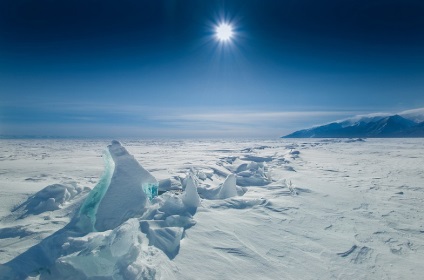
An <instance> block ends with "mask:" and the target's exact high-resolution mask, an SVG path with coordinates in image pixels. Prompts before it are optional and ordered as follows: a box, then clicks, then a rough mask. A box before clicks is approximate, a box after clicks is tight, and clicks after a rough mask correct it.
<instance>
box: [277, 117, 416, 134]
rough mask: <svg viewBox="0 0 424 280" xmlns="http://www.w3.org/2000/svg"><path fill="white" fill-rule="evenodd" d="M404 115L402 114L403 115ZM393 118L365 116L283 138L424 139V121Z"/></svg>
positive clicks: (411, 118)
mask: <svg viewBox="0 0 424 280" xmlns="http://www.w3.org/2000/svg"><path fill="white" fill-rule="evenodd" d="M407 112H410V111H407ZM401 114H402V113H401ZM403 115H404V116H405V117H403V116H400V115H398V114H396V115H392V116H372V117H370V116H364V117H356V118H352V119H347V120H344V121H339V122H333V123H330V124H326V125H322V126H317V127H313V128H309V129H303V130H299V131H296V132H293V133H291V134H289V135H286V136H283V137H282V138H351V137H363V138H365V137H366V138H404V137H424V121H422V122H417V121H416V120H420V118H417V115H412V114H410V113H408V114H403Z"/></svg>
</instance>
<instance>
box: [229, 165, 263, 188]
mask: <svg viewBox="0 0 424 280" xmlns="http://www.w3.org/2000/svg"><path fill="white" fill-rule="evenodd" d="M236 174H237V184H238V185H240V186H265V185H268V184H269V183H271V179H270V178H269V176H268V174H267V164H266V163H265V162H255V161H251V162H249V163H243V164H241V165H239V166H238V167H237V169H236Z"/></svg>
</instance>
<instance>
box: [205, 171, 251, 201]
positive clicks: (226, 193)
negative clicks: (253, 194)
mask: <svg viewBox="0 0 424 280" xmlns="http://www.w3.org/2000/svg"><path fill="white" fill-rule="evenodd" d="M236 183H237V177H236V175H235V174H232V173H230V174H229V175H227V177H226V179H225V181H224V182H223V183H222V184H219V185H218V186H209V185H201V186H198V191H199V195H200V197H202V198H204V199H210V200H216V199H227V198H231V197H235V196H242V195H244V193H245V192H246V190H245V189H244V188H242V187H239V186H237V185H236Z"/></svg>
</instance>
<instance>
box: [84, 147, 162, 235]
mask: <svg viewBox="0 0 424 280" xmlns="http://www.w3.org/2000/svg"><path fill="white" fill-rule="evenodd" d="M157 189H158V181H157V180H156V179H155V177H153V176H152V175H151V174H150V173H149V172H148V171H147V170H146V169H144V168H143V167H142V166H141V165H140V164H139V163H138V161H137V160H136V159H135V158H134V156H132V155H130V154H129V153H128V151H127V150H126V149H125V148H124V147H123V146H122V145H121V143H120V142H119V141H115V140H114V141H112V144H111V145H109V146H108V153H107V155H106V171H105V174H104V175H103V177H102V179H101V180H100V182H99V184H98V185H97V186H96V187H95V188H94V189H93V191H92V193H91V194H90V196H89V197H88V198H87V200H86V202H85V203H84V204H83V206H82V207H81V210H80V213H79V215H80V217H79V219H80V222H79V223H80V224H84V226H85V227H87V225H86V224H87V221H86V220H89V222H90V224H91V225H92V227H93V230H97V231H105V230H109V229H114V228H116V227H117V226H119V225H120V224H122V223H123V222H125V221H126V220H128V219H129V218H132V217H136V216H141V215H142V214H143V213H144V211H145V209H146V206H147V205H148V204H149V199H152V198H153V197H154V196H156V195H157Z"/></svg>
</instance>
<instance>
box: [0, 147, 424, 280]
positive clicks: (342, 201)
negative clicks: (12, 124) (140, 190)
mask: <svg viewBox="0 0 424 280" xmlns="http://www.w3.org/2000/svg"><path fill="white" fill-rule="evenodd" d="M0 143H1V145H0V252H1V254H0V263H1V264H6V265H8V264H10V263H12V264H13V265H15V266H16V263H17V262H16V261H14V260H15V258H19V256H20V255H21V254H23V253H25V252H26V251H27V250H28V249H29V248H30V247H32V246H34V245H37V244H38V243H40V241H42V240H44V239H46V238H47V237H48V236H50V235H52V234H54V233H55V232H57V231H58V230H60V229H62V228H63V227H64V226H65V225H67V224H68V223H69V222H70V221H71V219H72V217H73V216H74V215H75V213H76V212H77V211H78V209H79V207H80V205H81V203H82V202H83V201H84V199H85V198H86V197H87V195H88V193H89V191H90V189H92V188H93V187H94V186H95V185H96V184H97V183H98V181H99V179H100V177H101V176H102V173H103V169H104V162H103V159H102V154H103V153H104V150H105V149H106V147H107V145H109V144H110V141H98V140H0ZM121 143H122V145H123V146H124V147H125V148H126V149H127V150H128V152H129V153H130V154H132V155H134V157H135V159H136V160H137V161H138V162H139V163H140V164H141V165H142V166H143V167H144V168H145V169H146V170H148V171H149V172H150V173H151V174H152V175H153V176H154V177H155V178H156V179H157V180H158V181H159V182H160V186H161V187H162V189H165V190H167V192H166V193H165V194H166V195H168V196H170V197H171V198H172V199H174V198H175V197H177V198H178V197H180V196H181V195H182V194H181V193H182V192H183V189H184V188H185V184H186V178H187V174H188V173H189V172H191V173H192V174H193V176H194V179H195V181H196V182H197V183H196V184H198V191H199V194H200V197H201V201H200V206H199V207H198V208H197V211H196V212H195V214H193V216H192V220H193V221H194V222H193V224H190V226H189V227H185V228H184V230H183V231H182V232H183V233H182V235H180V239H181V240H180V239H178V240H177V241H180V243H179V245H178V244H177V243H178V242H177V243H176V244H174V245H175V248H176V249H175V250H174V251H172V254H170V253H169V251H168V252H167V251H166V250H167V248H168V249H169V248H170V246H171V245H169V244H168V243H167V245H166V246H165V245H163V244H162V245H157V244H159V243H157V242H156V243H154V241H152V239H151V238H149V236H147V237H146V233H144V232H141V231H140V232H139V234H140V237H138V241H137V242H135V241H134V242H135V243H131V244H132V245H131V246H139V247H140V253H139V254H138V255H137V256H136V257H135V258H134V259H133V260H132V261H131V262H133V263H137V265H138V266H137V269H139V270H136V269H132V270H131V269H129V268H128V267H131V265H128V264H127V266H125V267H123V266H122V265H121V263H122V262H121V261H122V260H121V259H119V260H118V259H115V258H112V257H111V258H108V261H110V262H112V263H113V262H114V261H116V262H115V263H113V264H114V265H115V267H116V269H115V270H114V271H113V272H111V273H113V275H115V277H123V279H131V278H134V279H140V277H141V276H140V275H144V276H143V277H145V278H146V277H147V276H146V275H149V276H148V277H147V278H154V279H419V278H421V277H422V275H424V261H423V260H424V210H423V207H422V206H423V203H424V139H364V140H362V139H355V140H350V139H307V140H306V139H277V140H231V141H230V140H148V141H147V140H146V141H135V140H122V141H121ZM231 173H232V174H235V177H236V178H237V188H238V189H237V190H238V193H237V194H236V195H234V196H232V197H228V198H225V199H222V197H221V198H220V197H219V195H216V193H218V191H219V190H218V188H219V187H221V188H222V184H223V182H224V181H225V179H226V177H227V176H228V175H229V174H231ZM52 184H60V185H61V186H68V188H69V189H68V190H69V193H71V194H70V195H67V196H66V199H64V200H63V201H61V202H60V203H59V202H58V201H57V200H56V204H54V205H53V206H54V207H56V206H57V207H56V208H54V207H53V208H54V209H53V208H46V207H44V206H43V207H44V208H42V207H41V206H39V205H38V202H39V201H38V200H37V205H35V202H33V201H34V199H33V198H34V197H33V195H34V194H36V193H37V192H39V191H40V190H42V189H43V188H45V187H46V186H49V185H52ZM74 189H75V190H76V191H75V193H72V191H73V190H74ZM242 190H243V191H242ZM123 192H125V190H124V189H123ZM214 192H215V193H214ZM46 195H49V194H46ZM35 198H37V199H43V196H42V195H39V196H36V197H35ZM31 199H32V200H31ZM40 201H41V200H40ZM25 202H26V203H27V204H25ZM31 203H32V204H31ZM43 203H44V202H43ZM153 204H154V203H153ZM31 205H33V207H32V208H31V207H29V206H31ZM46 205H47V204H46ZM37 207H38V208H37ZM14 209H15V210H16V211H13V212H12V210H14ZM174 216H175V215H174ZM139 219H140V222H141V223H142V221H141V220H142V219H141V218H139ZM136 224H137V223H136ZM131 226H132V225H131ZM179 226H181V225H179ZM128 227H130V226H128ZM135 227H136V229H137V226H135ZM128 232H130V231H128ZM176 232H177V233H178V231H176ZM90 234H92V235H96V234H97V235H98V236H102V238H109V237H107V233H90ZM101 234H103V235H101ZM149 234H151V233H149ZM147 235H148V234H147ZM104 236H106V237H104ZM124 236H127V235H124ZM78 238H83V237H78ZM84 238H85V237H84ZM98 238H100V237H98ZM84 240H85V239H84ZM84 242H86V240H85V241H84ZM87 242H89V241H87ZM102 242H103V241H102ZM65 243H66V242H65ZM68 243H69V242H68ZM70 244H71V246H72V242H71V243H70ZM155 244H156V245H155ZM67 246H69V245H67ZM84 246H85V245H84ZM90 246H91V245H90ZM163 246H165V247H163ZM87 248H88V247H84V249H85V250H86V249H87ZM90 248H91V247H90ZM164 248H165V249H164ZM172 248H174V247H172ZM75 250H77V249H75ZM79 250H80V251H75V252H82V251H81V249H79ZM60 254H62V255H63V254H65V253H63V252H62V253H60ZM66 254H67V253H66ZM90 254H92V255H93V256H97V255H96V254H95V253H93V252H92V251H90ZM123 254H124V253H123ZM112 255H113V254H112ZM124 255H125V254H124ZM124 255H122V256H124ZM120 256H121V255H119V257H120ZM125 256H127V255H125ZM33 257H37V256H35V255H34V256H33ZM72 257H73V259H69V258H66V256H65V257H64V258H63V259H60V261H63V262H69V263H67V264H71V265H74V268H73V269H75V270H78V269H79V268H78V266H77V265H76V264H75V263H76V261H75V260H76V257H75V256H72ZM94 259H95V258H94ZM94 262H95V261H94ZM13 265H12V266H13ZM25 265H27V264H22V266H25ZM57 267H58V268H54V269H52V273H53V274H52V275H55V274H54V273H57V274H56V276H57V275H59V276H61V275H65V274H66V273H69V272H66V273H65V272H63V271H64V270H63V268H60V266H57ZM59 268H60V269H62V270H60V269H59ZM118 268H119V269H118ZM28 269H29V268H28ZM38 269H41V267H40V268H38ZM42 269H44V270H39V271H38V272H39V273H40V274H38V273H35V274H34V275H37V274H38V277H39V278H40V279H51V278H49V277H53V276H50V268H46V267H43V268H42ZM46 269H48V271H49V273H46V272H45V271H47V270H46ZM140 269H141V270H143V269H145V270H143V272H140V273H138V272H137V273H138V274H137V273H136V272H134V271H141V270H140ZM83 270H84V269H83V268H81V271H83ZM78 271H79V270H78ZM128 271H132V273H133V274H125V273H129V272H128ZM146 271H148V273H147V272H146ZM6 273H8V272H7V271H6V269H5V268H4V267H3V268H2V270H0V276H2V275H6ZM60 273H65V274H60ZM84 273H85V274H84ZM89 273H90V275H88V274H87V273H86V272H85V271H84V272H81V274H79V275H85V276H84V277H87V278H88V279H90V277H92V278H93V277H96V276H98V275H101V274H96V273H102V272H96V271H90V272H89ZM143 273H147V274H143ZM125 275H126V276H125ZM128 275H131V276H128ZM101 276H105V275H101ZM107 276H109V275H107ZM0 278H1V277H0ZM106 279H109V278H106ZM110 279H112V278H110ZM116 279H119V278H116Z"/></svg>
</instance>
